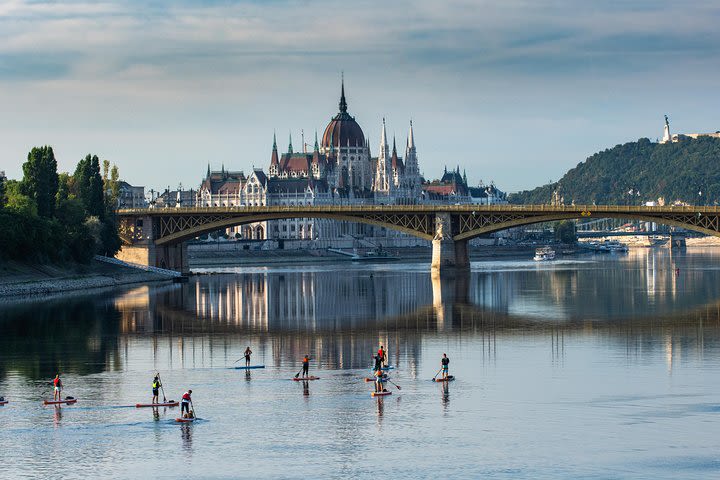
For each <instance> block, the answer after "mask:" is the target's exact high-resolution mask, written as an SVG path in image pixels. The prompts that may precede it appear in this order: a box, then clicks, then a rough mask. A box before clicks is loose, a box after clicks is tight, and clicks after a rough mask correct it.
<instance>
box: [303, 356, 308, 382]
mask: <svg viewBox="0 0 720 480" xmlns="http://www.w3.org/2000/svg"><path fill="white" fill-rule="evenodd" d="M309 371H310V355H305V356H304V357H303V360H302V376H303V377H305V378H307V377H309V376H310V375H309Z"/></svg>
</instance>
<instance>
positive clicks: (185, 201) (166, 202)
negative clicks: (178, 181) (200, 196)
mask: <svg viewBox="0 0 720 480" xmlns="http://www.w3.org/2000/svg"><path fill="white" fill-rule="evenodd" d="M196 195H197V191H196V190H193V189H190V190H182V189H178V190H170V189H169V188H166V189H165V191H164V192H162V193H161V194H159V195H158V196H157V197H155V198H154V199H152V200H151V201H150V208H188V207H194V206H195V196H196Z"/></svg>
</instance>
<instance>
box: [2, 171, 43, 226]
mask: <svg viewBox="0 0 720 480" xmlns="http://www.w3.org/2000/svg"><path fill="white" fill-rule="evenodd" d="M21 190H22V186H21V184H20V182H18V181H17V180H9V181H7V182H6V184H5V191H6V193H5V199H6V204H5V206H6V208H5V209H6V210H11V211H13V212H16V213H19V214H21V215H24V216H26V217H36V216H37V214H38V213H37V203H35V200H34V199H32V198H30V197H28V196H27V195H25V194H23V193H22V191H21Z"/></svg>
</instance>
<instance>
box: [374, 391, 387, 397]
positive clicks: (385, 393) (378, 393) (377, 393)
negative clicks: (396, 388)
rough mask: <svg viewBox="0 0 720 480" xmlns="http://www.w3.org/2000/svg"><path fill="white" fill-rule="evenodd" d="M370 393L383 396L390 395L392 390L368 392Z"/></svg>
mask: <svg viewBox="0 0 720 480" xmlns="http://www.w3.org/2000/svg"><path fill="white" fill-rule="evenodd" d="M370 395H371V396H373V397H384V396H385V395H392V392H391V391H390V390H388V391H387V392H370Z"/></svg>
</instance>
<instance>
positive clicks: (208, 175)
mask: <svg viewBox="0 0 720 480" xmlns="http://www.w3.org/2000/svg"><path fill="white" fill-rule="evenodd" d="M205 178H210V162H208V169H207V173H206V174H205Z"/></svg>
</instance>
